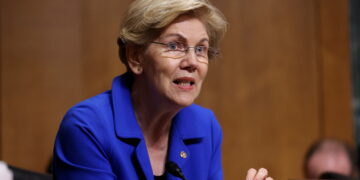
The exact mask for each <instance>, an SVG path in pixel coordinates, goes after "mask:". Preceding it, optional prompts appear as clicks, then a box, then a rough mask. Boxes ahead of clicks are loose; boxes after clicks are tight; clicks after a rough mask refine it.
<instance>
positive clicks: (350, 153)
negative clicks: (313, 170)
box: [303, 138, 357, 177]
mask: <svg viewBox="0 0 360 180" xmlns="http://www.w3.org/2000/svg"><path fill="white" fill-rule="evenodd" d="M325 143H333V144H335V145H336V146H337V147H341V148H342V149H343V150H344V152H345V153H346V154H347V156H348V158H349V160H350V163H351V170H352V173H354V172H356V169H357V155H356V154H355V150H354V149H353V148H352V147H351V146H350V145H349V144H346V143H345V142H343V141H340V140H338V139H333V138H325V139H320V140H318V141H316V142H314V143H313V144H312V145H311V146H310V147H309V149H308V150H307V152H306V154H305V157H304V163H303V172H304V175H305V176H306V177H309V169H308V164H309V161H310V158H311V157H312V156H313V155H314V154H315V153H316V152H318V151H319V150H320V149H321V148H322V147H323V146H324V144H325Z"/></svg>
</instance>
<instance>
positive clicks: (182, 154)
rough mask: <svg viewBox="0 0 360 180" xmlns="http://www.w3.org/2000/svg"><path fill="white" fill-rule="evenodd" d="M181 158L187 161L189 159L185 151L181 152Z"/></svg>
mask: <svg viewBox="0 0 360 180" xmlns="http://www.w3.org/2000/svg"><path fill="white" fill-rule="evenodd" d="M180 157H182V158H184V159H186V158H187V154H186V152H185V151H181V152H180Z"/></svg>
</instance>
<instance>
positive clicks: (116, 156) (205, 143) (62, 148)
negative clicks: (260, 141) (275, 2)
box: [54, 0, 267, 180]
mask: <svg viewBox="0 0 360 180" xmlns="http://www.w3.org/2000/svg"><path fill="white" fill-rule="evenodd" d="M225 29H226V22H225V20H224V18H223V16H222V14H221V13H220V12H219V11H218V10H217V9H216V8H215V7H214V6H212V5H211V4H210V3H209V2H208V1H206V0H136V1H134V2H133V3H132V5H131V6H130V9H129V10H128V12H127V14H126V16H125V19H124V22H123V24H122V28H121V34H120V39H119V41H118V43H119V45H120V57H121V60H122V62H123V63H124V64H125V65H126V67H127V73H125V74H124V75H121V76H119V77H117V78H115V79H114V80H113V84H112V90H110V91H107V92H104V93H102V94H100V95H97V96H95V97H93V98H90V99H88V100H85V101H83V102H81V103H80V104H78V105H76V106H75V107H73V108H71V109H70V110H69V112H68V113H67V114H66V116H65V117H64V120H63V122H62V124H61V126H60V129H59V132H58V135H57V138H56V142H55V151H54V153H55V159H54V162H55V163H54V174H55V177H56V178H57V179H101V180H106V179H177V177H175V176H178V177H180V178H182V179H185V177H186V178H187V179H197V180H198V179H223V171H222V165H221V141H222V131H221V128H220V125H219V123H218V122H217V120H216V118H215V116H214V114H213V113H212V112H211V111H210V110H208V109H205V108H202V107H200V106H197V105H195V104H193V102H194V100H195V99H196V97H198V95H199V93H200V90H201V86H202V83H203V80H204V79H205V77H206V74H207V70H208V63H209V60H210V59H212V58H214V57H215V56H216V54H217V50H216V47H217V44H218V41H219V40H220V38H221V37H222V36H223V34H224V32H225ZM169 162H171V163H169ZM180 170H182V173H181V172H179V171H180ZM166 172H169V173H166ZM266 176H267V172H266V170H265V169H261V170H259V172H256V171H255V170H254V169H251V170H249V172H248V176H247V178H248V179H250V180H251V179H254V178H257V179H265V178H266Z"/></svg>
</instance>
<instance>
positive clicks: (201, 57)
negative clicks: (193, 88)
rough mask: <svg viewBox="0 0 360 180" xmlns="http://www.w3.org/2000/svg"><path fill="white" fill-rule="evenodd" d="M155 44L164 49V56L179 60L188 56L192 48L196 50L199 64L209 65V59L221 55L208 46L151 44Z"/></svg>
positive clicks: (175, 43)
mask: <svg viewBox="0 0 360 180" xmlns="http://www.w3.org/2000/svg"><path fill="white" fill-rule="evenodd" d="M151 43H153V44H159V45H162V46H163V47H164V52H163V55H164V56H165V57H169V58H173V59H179V58H182V57H184V56H185V55H186V53H187V52H188V51H189V49H190V48H193V49H194V53H195V55H196V59H197V60H198V61H199V62H203V63H208V62H209V58H212V57H214V56H215V55H217V54H219V52H218V51H217V50H215V49H213V48H211V47H207V46H202V45H200V46H195V47H189V46H186V45H184V44H183V43H179V42H169V43H162V42H151Z"/></svg>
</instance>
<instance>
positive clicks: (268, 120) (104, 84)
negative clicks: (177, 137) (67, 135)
mask: <svg viewBox="0 0 360 180" xmlns="http://www.w3.org/2000/svg"><path fill="white" fill-rule="evenodd" d="M131 1H132V0H107V1H99V0H73V1H64V0H51V1H49V0H32V1H26V0H0V3H1V4H0V8H1V9H0V16H1V19H0V20H1V21H0V41H1V44H0V61H1V63H0V69H1V73H0V93H1V96H0V101H1V104H0V113H1V116H0V160H3V161H6V162H7V163H9V164H11V165H14V166H17V167H20V168H24V169H28V170H32V171H37V172H45V171H46V168H47V166H48V163H49V161H50V158H51V156H52V149H53V142H54V138H55V135H56V131H57V129H58V127H59V123H60V121H61V120H62V117H63V115H64V114H65V112H66V111H67V110H68V109H69V108H70V107H72V106H73V105H75V104H76V103H78V102H79V101H81V100H84V99H86V98H89V97H91V96H94V95H96V94H98V93H101V92H103V91H105V90H107V89H110V87H111V81H112V79H113V77H115V76H117V75H119V74H121V73H123V72H125V68H124V66H123V65H122V64H121V63H120V61H119V59H118V55H117V54H118V53H117V45H116V39H117V37H118V32H119V26H120V21H121V19H122V16H123V13H124V12H125V10H126V9H127V8H128V5H129V4H130V3H131ZM211 2H213V4H215V5H216V6H217V7H218V8H219V9H220V10H221V11H222V12H223V13H224V14H225V16H226V18H227V20H228V22H229V26H228V32H227V34H226V36H225V39H224V40H223V41H222V43H221V50H222V58H221V59H219V60H216V61H213V62H212V63H210V71H209V74H208V77H207V80H206V82H205V85H204V87H203V90H202V94H201V96H200V97H199V98H198V100H197V103H198V104H200V105H202V106H205V107H208V108H211V109H212V110H213V111H214V112H215V114H216V115H217V118H218V120H219V121H220V123H221V125H222V128H223V131H224V141H223V166H224V171H225V179H244V178H245V175H246V172H247V169H248V168H250V167H254V168H260V167H266V168H268V169H269V171H270V175H271V176H272V177H274V178H276V179H279V180H282V179H289V178H301V177H303V175H302V162H303V157H304V154H305V151H306V150H307V148H308V146H309V145H310V144H311V143H312V142H313V141H315V140H317V139H319V138H324V137H335V138H338V139H341V140H343V141H345V142H348V143H350V144H352V145H356V142H357V141H356V138H355V137H356V136H355V132H356V131H355V129H356V128H355V127H356V126H355V125H354V124H356V123H354V122H353V121H354V119H356V116H354V114H355V113H354V112H355V108H356V106H352V104H355V105H356V104H359V103H356V101H358V100H357V99H356V98H355V97H356V96H359V95H358V94H357V93H356V92H357V91H356V90H354V89H355V87H357V88H358V91H359V90H360V88H359V85H358V86H353V85H352V84H356V78H359V76H356V73H359V72H357V71H356V68H354V67H358V70H359V69H360V68H359V64H360V63H359V61H358V57H360V56H359V55H358V54H359V50H357V51H354V48H353V51H352V48H351V43H352V42H355V41H352V40H351V37H354V38H355V39H356V38H357V39H358V42H359V33H358V34H357V36H356V34H355V33H353V32H354V31H351V28H350V27H351V26H350V25H351V22H352V21H351V18H350V14H351V12H354V11H351V9H352V8H351V7H355V6H351V3H354V4H359V3H358V2H356V0H353V1H348V0H291V1H289V0H211ZM357 7H359V6H358V5H357ZM358 10H359V9H358ZM353 22H356V21H353ZM357 22H360V21H357ZM359 30H360V28H359V29H358V31H359ZM353 45H356V44H355V43H353ZM354 47H355V49H359V47H358V45H356V46H354ZM351 54H353V56H351ZM351 57H353V60H351V59H352V58H351ZM354 58H355V59H354ZM356 58H357V59H356ZM356 62H357V64H356ZM355 65H356V66H355ZM352 77H353V78H352ZM352 92H354V93H352ZM355 122H358V123H359V122H360V119H359V120H358V121H355ZM358 139H359V138H358Z"/></svg>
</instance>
